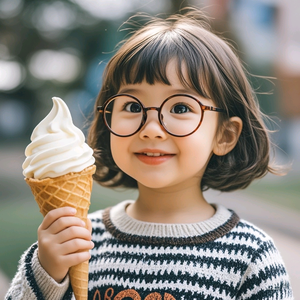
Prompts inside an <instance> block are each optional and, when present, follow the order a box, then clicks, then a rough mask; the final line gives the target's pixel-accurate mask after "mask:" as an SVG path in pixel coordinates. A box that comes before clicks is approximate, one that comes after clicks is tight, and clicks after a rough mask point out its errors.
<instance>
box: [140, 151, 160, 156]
mask: <svg viewBox="0 0 300 300" xmlns="http://www.w3.org/2000/svg"><path fill="white" fill-rule="evenodd" d="M144 154H145V155H147V156H163V155H164V154H163V153H153V152H145V153H144Z"/></svg>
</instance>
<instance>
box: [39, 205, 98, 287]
mask: <svg viewBox="0 0 300 300" xmlns="http://www.w3.org/2000/svg"><path fill="white" fill-rule="evenodd" d="M75 213H76V210H75V209H73V208H71V207H62V208H57V209H54V210H52V211H50V212H49V213H48V214H47V215H46V216H45V218H44V220H43V222H42V224H41V225H40V226H39V228H38V258H39V261H40V264H41V265H42V267H43V268H44V269H45V271H46V272H47V273H48V274H49V275H50V276H51V277H52V278H53V279H55V280H56V281H57V282H61V281H62V280H63V279H64V278H65V276H66V275H67V273H68V271H69V268H70V267H72V266H75V265H77V264H79V263H82V262H84V261H86V260H88V259H90V254H89V252H88V250H90V249H92V248H93V247H94V244H93V242H92V241H91V229H92V226H91V222H90V220H88V224H87V227H88V229H86V227H85V226H86V224H84V222H83V221H82V220H81V219H79V218H77V217H75V216H74V215H75ZM81 251H83V252H81Z"/></svg>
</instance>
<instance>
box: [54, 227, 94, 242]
mask: <svg viewBox="0 0 300 300" xmlns="http://www.w3.org/2000/svg"><path fill="white" fill-rule="evenodd" d="M76 238H78V239H83V240H86V241H91V238H92V237H91V233H90V231H89V230H87V229H86V228H84V227H78V226H71V227H69V228H66V229H65V230H63V231H61V232H60V233H59V234H57V235H56V241H57V243H59V244H63V243H65V242H67V241H70V240H73V239H76Z"/></svg>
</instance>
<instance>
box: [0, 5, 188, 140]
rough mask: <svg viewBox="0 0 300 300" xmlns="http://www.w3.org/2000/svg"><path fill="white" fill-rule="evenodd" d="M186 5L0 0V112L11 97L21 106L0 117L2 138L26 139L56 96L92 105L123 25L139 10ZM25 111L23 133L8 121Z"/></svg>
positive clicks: (173, 9)
mask: <svg viewBox="0 0 300 300" xmlns="http://www.w3.org/2000/svg"><path fill="white" fill-rule="evenodd" d="M184 6H188V1H182V0H172V1H171V0H164V1H161V0H152V1H149V3H148V2H147V3H145V2H144V1H141V0H128V1H121V0H111V1H109V2H107V1H104V0H97V1H89V0H86V1H83V0H69V1H68V0H56V1H47V0H2V1H1V2H0V32H1V33H0V82H2V84H0V110H1V108H2V107H4V106H5V107H6V106H10V103H11V102H12V101H14V103H15V104H16V105H17V106H14V107H18V103H19V104H20V105H19V109H14V108H11V109H10V111H11V114H10V115H5V116H4V117H3V116H0V117H2V122H0V137H1V138H2V140H4V139H8V140H13V139H16V138H22V137H25V138H26V139H27V140H28V136H29V134H30V132H31V130H32V129H33V127H34V126H35V125H36V124H37V122H38V121H39V120H40V119H41V116H44V115H45V114H46V113H47V112H48V111H49V109H50V108H51V106H52V103H51V101H50V99H51V97H52V96H54V95H57V96H60V97H62V98H63V99H67V100H66V101H68V104H69V105H70V106H71V108H72V107H74V108H73V109H74V111H75V110H78V105H79V104H78V103H71V100H70V98H71V97H72V98H73V99H77V100H76V101H77V102H78V101H79V102H80V97H82V96H83V95H84V97H85V98H86V99H85V101H87V102H88V105H87V106H90V104H89V103H92V102H93V101H94V99H95V97H96V94H97V92H98V90H99V88H100V84H101V73H102V70H103V65H102V66H101V65H100V66H99V63H100V62H101V61H103V62H104V64H105V62H107V61H108V60H109V58H110V57H111V55H112V53H113V50H114V46H115V45H116V44H117V43H118V42H119V41H120V40H121V39H122V38H123V37H124V35H125V34H127V31H125V32H123V31H119V30H118V28H119V26H120V25H121V24H122V23H123V22H124V21H125V20H126V19H127V18H128V17H129V16H131V15H132V14H134V12H135V11H146V12H147V13H149V14H152V15H153V14H157V13H173V12H178V11H179V10H180V9H181V8H183V7H184ZM4 67H5V69H4ZM88 80H89V82H88ZM76 95H77V96H76ZM74 101H75V100H74ZM74 101H73V102H74ZM81 102H84V101H81ZM80 105H82V104H80ZM84 105H85V104H83V106H84ZM24 107H27V108H28V109H25V110H24ZM81 108H82V107H81ZM21 109H22V110H23V114H24V118H23V119H22V120H23V122H24V124H23V126H19V131H16V130H15V131H13V130H12V131H9V130H7V129H6V128H7V125H8V124H10V125H9V126H14V122H11V121H10V120H11V119H16V118H18V110H21ZM82 110H86V111H89V110H90V108H86V107H83V108H82ZM71 113H72V110H71ZM72 114H73V113H72ZM75 115H76V113H75ZM77 115H78V114H77ZM12 132H14V134H12Z"/></svg>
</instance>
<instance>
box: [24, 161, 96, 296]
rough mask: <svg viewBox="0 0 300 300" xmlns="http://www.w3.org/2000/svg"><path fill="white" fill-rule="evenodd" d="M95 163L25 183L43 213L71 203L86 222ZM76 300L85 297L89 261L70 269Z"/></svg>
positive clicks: (27, 179)
mask: <svg viewBox="0 0 300 300" xmlns="http://www.w3.org/2000/svg"><path fill="white" fill-rule="evenodd" d="M95 170H96V166H95V165H92V166H90V167H88V168H86V169H84V170H83V171H81V172H78V173H68V174H66V175H62V176H59V177H55V178H45V179H41V180H39V179H34V178H26V182H27V184H28V185H29V186H30V188H31V191H32V193H33V195H34V197H35V200H36V202H37V203H38V205H39V208H40V212H41V213H42V214H43V216H45V215H46V214H47V213H48V212H49V211H51V210H52V209H55V208H59V207H65V206H70V207H74V208H76V210H77V213H76V216H77V217H79V218H80V219H82V220H83V221H84V222H85V223H87V214H88V209H89V207H90V197H91V191H92V184H93V179H92V175H93V174H94V173H95ZM69 275H70V280H71V285H72V289H73V292H74V295H75V298H76V300H86V299H87V294H88V261H86V262H84V263H81V264H79V265H77V266H73V267H71V268H70V271H69Z"/></svg>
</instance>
